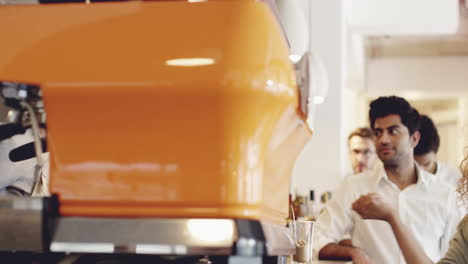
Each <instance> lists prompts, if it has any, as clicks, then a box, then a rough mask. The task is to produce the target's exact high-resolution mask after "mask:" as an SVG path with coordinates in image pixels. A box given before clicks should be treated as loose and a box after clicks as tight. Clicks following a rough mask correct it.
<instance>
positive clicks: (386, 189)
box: [314, 167, 462, 264]
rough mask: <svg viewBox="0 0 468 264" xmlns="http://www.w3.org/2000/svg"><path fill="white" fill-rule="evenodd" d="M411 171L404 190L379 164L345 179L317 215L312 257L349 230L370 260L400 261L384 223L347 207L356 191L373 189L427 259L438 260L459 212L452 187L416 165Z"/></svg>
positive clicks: (370, 191)
mask: <svg viewBox="0 0 468 264" xmlns="http://www.w3.org/2000/svg"><path fill="white" fill-rule="evenodd" d="M417 175H418V181H417V183H416V184H413V185H410V186H408V187H407V188H405V189H404V190H400V189H399V188H398V187H397V186H396V185H395V184H394V183H392V182H391V181H390V180H389V179H388V177H387V174H386V172H385V170H384V169H383V167H378V168H375V169H374V170H371V171H365V172H363V173H360V174H357V175H353V176H350V177H347V178H346V179H345V180H344V181H343V182H342V183H341V184H340V186H339V187H338V188H337V189H336V190H335V192H334V196H333V199H332V200H330V201H329V202H328V203H327V206H326V208H325V210H324V212H323V213H322V215H320V217H319V218H318V219H317V222H316V225H315V242H314V253H315V256H317V254H318V251H319V250H320V249H321V248H323V247H324V246H325V245H327V244H329V243H337V242H339V241H340V240H342V239H343V236H344V235H345V234H348V233H350V234H351V239H352V243H353V245H354V246H355V247H358V248H361V249H363V250H364V251H365V252H366V253H367V254H368V255H369V257H370V258H371V259H372V260H373V261H374V262H375V263H385V264H396V263H406V262H405V260H404V258H403V255H402V254H401V251H400V248H399V246H398V243H397V241H396V239H395V236H394V234H393V231H392V229H391V227H390V225H389V224H388V223H387V222H384V221H379V220H364V219H362V218H361V216H359V215H358V214H357V213H356V212H355V211H353V210H352V209H351V205H352V203H353V202H354V201H355V200H357V199H358V198H359V197H360V196H361V195H365V194H368V193H377V194H379V195H381V196H382V198H383V199H385V201H387V202H389V203H390V204H391V205H393V207H394V208H396V209H397V210H398V213H399V215H400V218H401V220H402V222H403V223H404V224H406V225H407V226H408V227H409V228H410V230H412V232H413V235H414V236H415V237H416V239H417V241H418V242H419V244H420V245H421V247H422V248H423V249H424V251H425V253H426V254H427V255H428V256H429V258H431V259H432V260H433V261H438V260H439V259H440V258H441V257H442V256H443V255H444V254H445V252H446V251H447V248H448V242H449V241H450V239H451V238H452V236H453V234H454V233H455V231H456V227H457V224H458V222H459V221H460V220H461V218H462V213H461V211H460V210H459V208H458V207H457V205H456V193H455V189H454V188H453V187H452V186H450V185H448V184H444V183H440V182H438V181H435V180H434V176H433V175H431V174H429V173H428V172H425V171H423V170H421V169H419V168H417Z"/></svg>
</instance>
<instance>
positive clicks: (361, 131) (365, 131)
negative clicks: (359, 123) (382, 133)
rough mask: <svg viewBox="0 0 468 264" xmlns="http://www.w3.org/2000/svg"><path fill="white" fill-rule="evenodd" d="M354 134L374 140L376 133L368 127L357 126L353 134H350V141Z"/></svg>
mask: <svg viewBox="0 0 468 264" xmlns="http://www.w3.org/2000/svg"><path fill="white" fill-rule="evenodd" d="M354 136H358V137H362V138H368V139H371V140H374V133H373V132H372V129H370V128H368V127H359V128H356V129H355V130H353V132H351V134H349V137H348V141H349V140H350V139H351V138H352V137H354Z"/></svg>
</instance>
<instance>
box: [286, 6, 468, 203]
mask: <svg viewBox="0 0 468 264" xmlns="http://www.w3.org/2000/svg"><path fill="white" fill-rule="evenodd" d="M292 1H298V3H297V4H298V5H299V6H300V9H301V10H302V12H303V15H304V18H305V23H304V25H305V28H306V31H307V33H308V44H307V45H308V48H309V50H310V52H311V53H312V54H314V55H317V56H319V57H320V58H321V60H322V62H323V64H324V67H325V68H326V70H327V73H328V80H329V88H328V91H327V93H326V96H325V97H324V100H323V102H322V103H321V104H319V105H316V107H315V109H314V113H315V115H314V116H315V120H314V127H315V129H314V136H313V139H312V140H311V141H310V142H309V144H308V145H307V146H306V148H305V149H304V151H303V152H302V154H301V155H300V157H299V159H298V161H297V163H296V166H295V168H294V173H293V183H292V185H291V193H293V194H299V195H306V194H307V193H308V191H309V189H314V190H315V191H316V193H317V194H318V195H320V194H321V193H323V192H325V191H332V190H333V189H334V188H335V186H336V185H337V184H338V182H339V181H340V180H341V179H342V178H343V177H345V175H349V174H350V173H351V167H350V164H349V160H348V157H347V153H348V149H347V136H348V134H349V133H350V132H351V131H352V130H353V129H354V128H356V127H359V126H368V125H369V123H368V118H367V114H368V106H369V102H370V101H372V100H373V99H375V98H377V97H378V96H382V95H397V96H401V97H404V98H406V99H407V100H408V101H410V103H411V104H412V105H413V106H414V107H415V108H417V109H418V110H419V111H420V112H421V113H423V114H427V115H429V116H430V117H431V118H432V119H433V120H434V122H435V123H436V126H437V128H438V130H439V133H440V137H441V146H440V149H439V153H438V159H439V160H440V161H444V162H446V163H448V164H450V165H452V166H455V167H458V164H459V162H460V161H461V159H462V157H463V153H464V149H465V147H466V146H468V3H467V2H465V1H459V0H453V1H452V0H425V1H419V0H411V1H405V0H394V1H388V0H353V1H349V0H326V1H323V0H322V1H321V0H290V2H292ZM296 30H301V29H298V28H296ZM302 30H303V29H302ZM302 32H304V31H302ZM301 35H304V34H300V32H297V34H296V36H298V40H299V39H300V36H301ZM293 45H294V43H293ZM312 78H313V76H312ZM317 174H319V175H317ZM316 196H317V195H316Z"/></svg>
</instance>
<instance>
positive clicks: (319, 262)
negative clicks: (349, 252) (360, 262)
mask: <svg viewBox="0 0 468 264" xmlns="http://www.w3.org/2000/svg"><path fill="white" fill-rule="evenodd" d="M351 263H353V262H352V261H347V260H345V261H338V260H330V261H329V260H314V261H312V262H311V263H310V264H351Z"/></svg>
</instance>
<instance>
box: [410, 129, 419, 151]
mask: <svg viewBox="0 0 468 264" xmlns="http://www.w3.org/2000/svg"><path fill="white" fill-rule="evenodd" d="M420 139H421V133H419V131H414V133H413V135H411V137H410V140H411V147H412V148H415V147H416V146H417V145H418V143H419V140H420Z"/></svg>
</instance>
